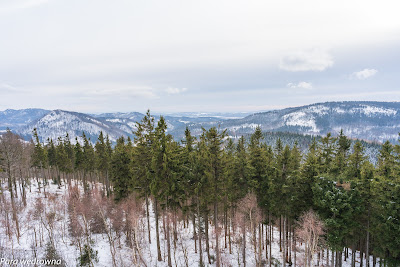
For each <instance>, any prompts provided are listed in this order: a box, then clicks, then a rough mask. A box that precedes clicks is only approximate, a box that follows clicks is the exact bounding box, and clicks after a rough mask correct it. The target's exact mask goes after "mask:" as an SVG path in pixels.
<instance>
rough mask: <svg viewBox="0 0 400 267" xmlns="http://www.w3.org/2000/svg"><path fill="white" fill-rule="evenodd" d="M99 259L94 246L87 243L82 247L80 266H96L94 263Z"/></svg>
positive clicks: (79, 259) (79, 258)
mask: <svg viewBox="0 0 400 267" xmlns="http://www.w3.org/2000/svg"><path fill="white" fill-rule="evenodd" d="M98 261H99V257H98V251H97V250H96V251H95V250H93V248H91V247H90V246H89V245H87V244H85V245H84V246H83V248H82V251H81V255H80V256H79V257H78V266H82V267H86V266H94V263H96V262H98Z"/></svg>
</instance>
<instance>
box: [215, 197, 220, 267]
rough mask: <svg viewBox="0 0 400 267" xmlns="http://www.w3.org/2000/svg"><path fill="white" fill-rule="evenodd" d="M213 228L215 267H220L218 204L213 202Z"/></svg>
mask: <svg viewBox="0 0 400 267" xmlns="http://www.w3.org/2000/svg"><path fill="white" fill-rule="evenodd" d="M214 227H215V254H216V256H217V262H216V267H220V264H221V262H220V257H219V229H218V202H217V201H216V200H215V201H214Z"/></svg>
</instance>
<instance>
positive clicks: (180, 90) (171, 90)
mask: <svg viewBox="0 0 400 267" xmlns="http://www.w3.org/2000/svg"><path fill="white" fill-rule="evenodd" d="M165 91H166V92H167V93H168V94H169V95H176V94H180V93H183V92H185V91H187V88H176V87H168V88H167V89H166V90H165Z"/></svg>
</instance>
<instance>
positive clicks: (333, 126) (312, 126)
mask: <svg viewBox="0 0 400 267" xmlns="http://www.w3.org/2000/svg"><path fill="white" fill-rule="evenodd" d="M258 125H259V126H260V127H261V129H262V130H263V131H280V132H293V133H303V134H311V135H326V134H327V133H329V132H330V133H332V134H334V135H337V134H339V132H340V130H341V129H343V132H344V134H345V135H346V136H349V137H351V138H358V139H364V140H369V141H378V142H384V141H386V140H389V141H391V142H396V141H397V139H398V133H399V132H400V103H399V102H367V101H357V102H326V103H317V104H312V105H307V106H301V107H294V108H286V109H282V110H274V111H268V112H262V113H255V114H253V115H249V116H247V117H245V118H242V119H233V120H225V121H221V122H220V127H221V128H222V129H228V132H229V134H230V135H233V136H240V135H242V134H245V133H252V132H254V129H255V127H257V126H258ZM211 126H215V125H205V124H202V125H191V130H192V132H193V133H197V132H199V131H200V129H201V127H205V128H207V127H211Z"/></svg>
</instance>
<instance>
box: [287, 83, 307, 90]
mask: <svg viewBox="0 0 400 267" xmlns="http://www.w3.org/2000/svg"><path fill="white" fill-rule="evenodd" d="M286 86H287V87H289V88H292V89H296V88H302V89H312V88H313V86H312V84H311V83H308V82H299V83H297V84H296V83H288V84H287V85H286Z"/></svg>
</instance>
